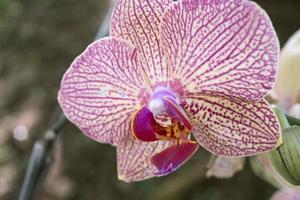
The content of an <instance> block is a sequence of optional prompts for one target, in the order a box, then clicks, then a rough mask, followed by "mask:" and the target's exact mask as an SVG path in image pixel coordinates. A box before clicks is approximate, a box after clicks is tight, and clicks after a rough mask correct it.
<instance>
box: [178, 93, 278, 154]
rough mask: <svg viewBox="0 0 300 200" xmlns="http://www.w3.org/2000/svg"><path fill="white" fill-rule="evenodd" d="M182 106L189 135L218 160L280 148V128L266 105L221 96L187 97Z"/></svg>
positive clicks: (264, 102) (265, 103)
mask: <svg viewBox="0 0 300 200" xmlns="http://www.w3.org/2000/svg"><path fill="white" fill-rule="evenodd" d="M186 101H187V102H186V105H185V106H184V107H185V109H186V111H187V113H188V114H189V115H190V116H191V119H192V123H193V128H194V129H193V130H192V131H193V133H194V136H195V138H196V139H197V140H198V142H199V143H200V144H201V145H202V146H203V147H204V148H206V149H207V150H208V151H210V152H212V153H214V154H217V155H220V156H251V155H255V154H258V153H262V152H266V151H270V150H273V149H274V148H276V147H277V146H278V145H279V144H281V142H282V141H281V138H280V135H281V134H280V127H279V123H278V121H277V118H276V116H275V114H274V112H273V111H272V110H271V108H270V106H269V105H268V103H267V102H266V101H265V100H263V99H261V100H259V101H257V102H246V101H244V100H237V99H230V98H228V97H225V96H209V95H197V96H189V97H187V100H186Z"/></svg>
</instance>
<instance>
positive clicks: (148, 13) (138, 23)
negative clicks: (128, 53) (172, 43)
mask: <svg viewBox="0 0 300 200" xmlns="http://www.w3.org/2000/svg"><path fill="white" fill-rule="evenodd" d="M172 3H173V1H172V0H154V1H152V0H119V1H118V2H117V3H116V7H115V10H114V12H113V16H112V22H111V31H110V32H111V35H112V36H115V37H119V38H123V39H125V40H127V41H129V42H131V43H132V44H133V45H134V46H135V47H136V48H137V49H138V52H139V61H140V63H141V65H142V66H143V68H144V70H145V73H146V75H147V77H148V78H149V79H150V82H151V83H152V84H156V83H158V82H165V81H166V80H167V74H168V71H167V66H166V62H165V60H164V56H163V53H162V49H161V43H160V23H161V16H162V14H163V13H164V11H165V10H166V8H167V7H168V6H169V5H171V4H172Z"/></svg>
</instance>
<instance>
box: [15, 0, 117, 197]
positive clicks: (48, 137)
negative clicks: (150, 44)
mask: <svg viewBox="0 0 300 200" xmlns="http://www.w3.org/2000/svg"><path fill="white" fill-rule="evenodd" d="M113 2H114V1H113ZM113 5H114V3H112V4H111V6H110V8H109V11H108V12H107V14H106V16H105V18H104V20H103V22H102V24H101V26H100V27H99V30H98V33H97V35H96V37H95V40H97V39H99V38H102V37H105V36H107V35H108V32H109V23H110V22H109V21H110V17H111V14H112V10H113V7H114V6H113ZM68 122H69V121H68V120H67V118H66V117H65V115H64V114H63V112H62V111H60V115H59V117H58V118H57V119H56V121H55V122H54V123H53V124H52V126H50V128H49V129H47V130H46V131H45V132H44V135H43V137H42V138H40V139H39V140H38V141H36V142H35V144H34V146H33V150H32V153H31V156H30V160H29V164H28V166H27V170H26V174H25V178H24V181H23V184H22V188H21V192H20V194H19V200H32V199H34V198H37V199H38V197H37V189H38V187H39V186H40V185H41V184H42V181H43V179H44V178H45V176H46V175H47V171H48V169H49V166H50V164H51V161H52V159H51V157H52V152H53V149H54V144H55V141H56V139H57V137H58V135H59V133H60V131H61V130H62V129H63V127H65V125H66V124H68Z"/></svg>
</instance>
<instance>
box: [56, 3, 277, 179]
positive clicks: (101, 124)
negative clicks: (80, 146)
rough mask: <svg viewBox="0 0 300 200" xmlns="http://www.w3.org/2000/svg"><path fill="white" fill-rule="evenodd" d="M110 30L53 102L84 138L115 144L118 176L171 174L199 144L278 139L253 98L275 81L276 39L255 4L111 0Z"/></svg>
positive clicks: (222, 147)
mask: <svg viewBox="0 0 300 200" xmlns="http://www.w3.org/2000/svg"><path fill="white" fill-rule="evenodd" d="M110 32H111V36H110V37H107V38H103V39H101V40H98V41H96V42H94V43H92V44H91V45H90V46H88V47H87V49H86V50H85V51H84V52H83V53H82V54H81V55H79V56H78V57H77V58H76V59H75V61H74V62H73V63H72V64H71V66H70V68H69V69H68V71H67V72H66V73H65V75H64V77H63V80H62V83H61V89H60V91H59V95H58V101H59V104H60V106H61V107H62V109H63V111H64V113H65V115H66V117H67V118H68V119H69V120H70V121H71V122H73V123H74V124H75V125H77V126H78V127H79V128H80V129H81V130H82V132H83V133H85V134H86V135H87V136H88V137H90V138H92V139H94V140H96V141H98V142H101V143H109V144H112V145H115V146H117V164H118V175H119V178H120V179H121V180H124V181H127V182H131V181H140V180H144V179H147V178H151V177H155V176H161V175H166V174H168V173H170V172H173V171H174V170H176V169H177V168H178V167H180V166H181V165H182V164H183V163H184V162H185V161H187V160H188V159H189V158H190V157H191V156H192V155H193V154H194V153H195V152H196V150H197V149H198V147H199V144H200V145H202V147H204V148H205V149H207V150H208V151H210V152H212V153H213V154H217V155H222V156H234V157H236V156H251V155H255V154H258V153H262V152H266V151H270V150H272V149H274V148H276V147H277V146H278V145H279V144H280V143H281V140H280V134H281V133H280V127H279V124H278V120H277V118H276V117H275V115H274V113H273V111H272V109H271V108H270V106H269V105H268V103H267V102H266V101H265V100H263V99H262V98H263V97H264V96H265V95H266V94H267V92H268V91H269V90H270V89H271V88H272V87H273V85H274V82H275V77H276V71H277V63H278V55H279V44H278V39H277V36H276V33H275V31H274V28H273V26H272V23H271V21H270V19H269V17H268V16H267V14H266V13H265V11H263V10H262V9H261V8H260V7H259V6H258V5H256V4H255V3H253V2H251V1H248V0H182V1H177V2H174V1H172V0H117V3H116V7H115V10H114V13H113V16H112V22H111V31H110ZM168 96H169V97H172V98H174V99H172V98H171V99H170V98H169V97H168ZM170 106H171V107H170ZM170 108H172V109H171V111H172V112H171V111H170ZM142 109H145V110H147V111H149V112H148V114H149V116H150V115H151V119H152V121H151V123H150V122H149V121H146V122H144V121H143V120H138V119H148V118H149V117H148V118H145V117H144V118H143V117H141V116H140V115H141V113H142V112H139V111H141V110H142ZM133 119H134V120H133ZM135 119H137V120H135ZM149 119H150V118H149ZM166 119H167V122H168V123H161V122H162V121H164V120H166ZM149 123H150V124H151V125H153V127H155V128H156V129H154V128H153V130H155V131H152V132H151V133H153V135H151V140H148V141H145V140H143V139H141V138H149V137H148V136H149V135H146V136H147V137H146V136H145V135H143V134H147V133H146V131H145V129H143V128H140V127H143V125H145V126H146V125H147V124H149ZM166 124H167V125H166ZM137 125H139V126H138V127H139V129H135V128H136V127H137ZM151 127H152V126H151ZM132 130H135V131H137V130H138V131H139V132H138V134H133V132H132ZM151 130H152V129H151ZM190 134H194V136H195V139H196V140H197V142H196V141H192V140H191V138H192V137H190ZM137 135H142V136H145V137H134V136H137ZM198 143H199V144H198Z"/></svg>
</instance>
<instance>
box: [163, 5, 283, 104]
mask: <svg viewBox="0 0 300 200" xmlns="http://www.w3.org/2000/svg"><path fill="white" fill-rule="evenodd" d="M161 37H162V38H161V39H162V47H163V49H164V50H165V53H166V54H167V56H168V61H169V63H170V76H171V77H173V78H174V79H177V80H181V83H182V85H183V86H184V87H185V89H186V90H187V91H188V92H201V91H217V92H219V93H220V94H227V95H231V96H235V97H241V98H246V99H259V98H261V97H263V96H264V95H266V93H267V92H268V91H269V90H270V89H271V88H272V87H273V85H274V82H275V77H276V68H277V62H278V56H279V43H278V39H277V36H276V33H275V31H274V28H273V26H272V23H271V21H270V19H269V17H268V16H267V14H266V13H265V11H264V10H263V9H261V8H260V7H259V6H258V5H257V4H255V3H254V2H251V1H248V0H235V1H223V0H183V1H179V2H177V3H175V4H173V5H172V6H171V7H170V8H169V9H168V10H167V11H166V12H165V14H164V16H163V20H162V36H161Z"/></svg>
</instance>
